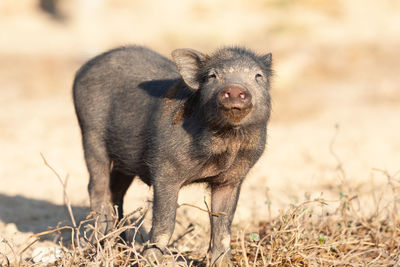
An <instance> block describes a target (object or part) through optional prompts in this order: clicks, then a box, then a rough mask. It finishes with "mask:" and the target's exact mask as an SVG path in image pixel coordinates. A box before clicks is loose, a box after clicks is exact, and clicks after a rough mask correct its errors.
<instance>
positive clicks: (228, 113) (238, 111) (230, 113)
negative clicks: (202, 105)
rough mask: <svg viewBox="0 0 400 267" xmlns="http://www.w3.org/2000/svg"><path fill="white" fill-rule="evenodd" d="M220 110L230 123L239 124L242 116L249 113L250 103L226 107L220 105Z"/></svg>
mask: <svg viewBox="0 0 400 267" xmlns="http://www.w3.org/2000/svg"><path fill="white" fill-rule="evenodd" d="M220 108H221V112H222V114H224V115H225V117H226V118H227V119H228V120H229V121H230V122H231V123H232V124H235V125H237V124H239V123H240V122H241V121H242V120H243V119H244V117H246V116H247V114H249V112H250V110H251V108H252V105H251V104H250V105H248V106H246V107H243V106H242V107H238V106H232V107H229V108H228V107H226V106H221V107H220Z"/></svg>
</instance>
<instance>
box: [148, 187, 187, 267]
mask: <svg viewBox="0 0 400 267" xmlns="http://www.w3.org/2000/svg"><path fill="white" fill-rule="evenodd" d="M179 189H180V185H179V184H171V183H169V184H163V183H156V184H154V201H153V221H152V228H151V233H150V243H151V244H150V246H149V247H148V248H147V249H146V250H145V251H144V256H145V257H146V258H148V259H149V260H150V261H152V262H155V261H156V260H157V261H158V262H161V261H162V255H163V251H164V249H165V248H166V247H167V245H168V243H169V240H170V239H171V236H172V233H173V232H174V228H175V217H176V209H177V201H178V193H179Z"/></svg>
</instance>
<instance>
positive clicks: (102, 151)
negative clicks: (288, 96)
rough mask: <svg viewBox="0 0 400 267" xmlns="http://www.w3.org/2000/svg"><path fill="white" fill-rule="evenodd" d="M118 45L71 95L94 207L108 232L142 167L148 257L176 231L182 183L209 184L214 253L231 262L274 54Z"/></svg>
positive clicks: (260, 147) (93, 64) (265, 115)
mask: <svg viewBox="0 0 400 267" xmlns="http://www.w3.org/2000/svg"><path fill="white" fill-rule="evenodd" d="M172 59H173V61H171V60H169V59H168V58H166V57H163V56H161V55H160V54H158V53H156V52H154V51H152V50H150V49H147V48H145V47H141V46H130V47H122V48H117V49H115V50H111V51H109V52H106V53H104V54H101V55H99V56H97V57H95V58H94V59H92V60H90V61H89V62H87V63H86V64H85V65H84V66H83V67H82V68H81V69H80V70H79V71H78V73H77V74H76V77H75V81H74V86H73V96H74V104H75V109H76V114H77V117H78V121H79V125H80V128H81V131H82V139H83V147H84V153H85V159H86V164H87V167H88V170H89V174H90V181H89V186H88V189H89V194H90V205H91V209H92V210H94V211H97V212H99V213H100V214H101V215H100V220H101V229H102V231H103V232H104V233H106V232H107V231H109V230H110V229H111V227H112V221H111V220H110V218H111V217H112V213H113V208H112V207H113V206H114V205H117V206H118V211H119V212H118V213H119V217H122V211H123V207H122V205H123V197H124V194H125V193H126V191H127V189H128V187H129V185H130V184H131V183H132V180H133V179H134V177H139V178H140V179H141V180H142V181H143V182H145V183H146V184H147V185H149V186H150V185H152V186H153V187H154V202H153V220H152V229H151V234H150V236H151V238H150V241H151V243H152V244H153V245H152V246H149V247H148V248H147V249H146V250H145V252H144V254H145V255H146V256H147V257H150V256H151V255H155V256H156V257H161V256H162V252H163V250H164V249H165V247H166V246H167V245H168V242H169V240H170V238H171V235H172V233H173V231H174V226H175V216H176V208H177V199H178V192H179V190H180V189H181V188H182V187H183V186H185V185H188V184H191V183H207V184H208V186H209V188H210V189H211V209H212V212H222V213H224V214H225V215H220V216H211V242H210V248H209V253H210V259H211V263H212V264H213V265H219V264H222V266H229V265H232V262H231V259H230V258H231V252H230V240H231V223H232V219H233V216H234V213H235V209H236V204H237V200H238V196H239V192H240V187H241V184H242V181H243V179H244V178H245V177H246V175H247V173H248V172H249V170H250V169H251V167H252V166H253V165H254V164H255V163H256V161H257V160H258V159H259V158H260V156H261V154H262V153H263V151H264V148H265V143H266V135H267V122H268V119H269V116H270V110H271V107H270V94H269V89H270V78H271V72H272V71H271V64H272V56H271V54H270V53H268V54H265V55H256V54H255V53H254V52H252V51H250V50H248V49H246V48H242V47H225V48H222V49H219V50H217V51H215V52H214V53H212V54H210V55H206V54H203V53H200V52H198V51H195V50H192V49H177V50H174V51H173V52H172Z"/></svg>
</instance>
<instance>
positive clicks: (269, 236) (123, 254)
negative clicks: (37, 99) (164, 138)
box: [0, 139, 400, 266]
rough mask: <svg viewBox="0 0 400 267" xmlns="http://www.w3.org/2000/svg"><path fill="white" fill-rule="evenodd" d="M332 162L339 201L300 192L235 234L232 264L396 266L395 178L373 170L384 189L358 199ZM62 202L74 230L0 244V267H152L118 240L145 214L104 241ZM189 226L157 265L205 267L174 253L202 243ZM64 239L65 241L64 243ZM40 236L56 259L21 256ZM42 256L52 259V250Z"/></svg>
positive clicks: (398, 190)
mask: <svg viewBox="0 0 400 267" xmlns="http://www.w3.org/2000/svg"><path fill="white" fill-rule="evenodd" d="M333 143H334V139H333V140H332V144H331V149H332V151H331V152H332V154H333V155H335V154H334V151H333ZM43 160H44V162H45V164H46V165H47V166H48V167H49V168H50V169H51V170H52V171H53V172H54V173H55V175H56V176H57V178H58V179H59V180H60V182H61V183H62V185H63V187H64V193H65V192H66V191H65V181H63V180H62V179H61V177H60V175H59V174H58V173H57V172H56V171H55V170H54V169H53V168H52V167H51V166H50V165H49V164H48V163H47V161H46V160H45V158H44V157H43ZM337 162H338V177H339V178H340V180H341V184H340V186H339V187H338V188H337V189H338V192H339V196H338V199H337V200H326V199H324V198H322V196H321V197H319V198H316V199H310V196H309V195H307V194H306V195H305V197H306V200H305V201H304V202H302V203H300V204H296V205H290V207H288V208H287V210H286V211H282V212H281V213H280V215H279V216H277V217H275V218H272V219H271V220H269V221H260V222H259V223H258V226H254V227H253V231H246V230H244V229H241V228H240V227H235V228H234V231H235V233H236V234H233V239H232V242H231V245H232V250H233V259H234V262H235V263H236V264H237V266H400V258H399V255H400V217H399V213H398V205H400V175H399V174H400V172H398V173H396V174H393V175H392V174H389V173H388V172H387V171H384V170H379V169H375V170H374V171H375V172H378V173H380V175H382V176H384V177H386V179H387V183H386V185H385V186H383V187H381V188H379V189H377V190H374V191H373V192H370V193H368V195H362V193H361V192H357V188H352V187H350V186H349V185H348V184H347V182H346V177H345V175H346V174H345V171H344V170H343V169H342V166H341V165H340V164H341V163H340V160H339V158H337ZM366 197H370V198H372V200H373V203H374V204H373V207H371V206H368V207H366V206H365V205H363V203H360V202H361V199H365V198H366ZM65 200H66V201H65V203H66V206H67V210H68V211H71V212H70V217H71V221H72V222H73V225H72V226H61V227H57V228H55V229H52V230H49V231H45V232H41V233H37V234H34V235H32V236H30V237H29V238H28V240H26V242H25V243H24V244H23V245H21V246H19V247H16V246H14V245H13V244H12V243H11V242H9V241H8V240H2V242H3V243H5V244H6V245H7V246H8V248H9V249H10V251H12V255H13V256H12V257H7V256H6V255H5V254H2V253H1V252H0V266H31V265H36V266H38V265H40V266H43V265H45V266H132V265H133V266H150V265H149V263H148V262H147V261H146V259H144V258H143V257H142V256H141V252H142V250H143V248H144V244H143V243H135V242H126V241H124V240H123V239H122V238H121V237H120V235H121V233H123V232H125V233H126V234H127V236H128V240H138V238H137V235H140V231H139V229H140V227H141V219H142V217H143V216H144V213H145V212H144V210H145V209H143V208H139V209H137V210H135V211H133V212H131V213H130V214H128V215H127V216H125V217H124V218H123V219H122V220H121V221H120V222H118V221H117V220H115V224H114V226H115V228H114V230H113V231H112V232H110V233H109V234H107V235H106V236H103V235H101V234H100V232H99V231H98V227H97V221H96V219H95V217H96V216H94V215H95V214H89V215H88V217H87V218H86V219H85V220H83V221H81V222H79V224H76V223H75V220H74V215H73V213H72V210H71V207H70V204H69V201H68V196H67V195H65ZM266 205H270V203H266ZM181 206H182V205H181ZM205 212H207V211H205ZM215 216H223V215H220V214H215ZM194 228H195V226H193V225H190V226H189V227H188V229H187V231H185V233H183V234H182V235H181V236H180V237H178V238H177V239H176V240H174V241H173V242H171V245H170V247H169V248H168V251H167V253H166V256H165V261H164V262H163V263H160V266H207V257H206V252H205V251H190V250H186V251H179V250H178V249H177V248H176V247H178V245H179V244H182V242H186V243H187V242H188V240H190V241H196V239H201V238H205V237H204V235H203V236H199V235H198V234H195V231H193V230H194ZM66 233H67V234H68V235H69V238H65V236H66V235H65V234H66ZM45 235H54V236H55V237H56V239H57V240H58V242H57V250H58V255H57V256H56V257H53V260H51V259H48V258H47V259H46V256H49V255H45V254H46V253H44V254H42V256H40V257H38V258H36V259H33V257H29V256H28V257H27V255H26V254H27V253H26V251H27V250H28V249H29V248H30V247H31V246H32V245H33V244H34V243H36V242H37V241H39V240H40V238H41V237H43V236H45ZM64 238H65V239H64ZM185 240H186V241H185ZM47 253H49V254H53V255H54V254H55V252H54V250H49V251H47ZM50 256H51V255H50Z"/></svg>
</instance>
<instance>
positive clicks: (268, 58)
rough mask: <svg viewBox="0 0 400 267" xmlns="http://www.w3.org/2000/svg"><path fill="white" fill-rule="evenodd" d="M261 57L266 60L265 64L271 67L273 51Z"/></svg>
mask: <svg viewBox="0 0 400 267" xmlns="http://www.w3.org/2000/svg"><path fill="white" fill-rule="evenodd" d="M261 58H262V60H263V61H264V62H265V64H267V66H269V67H270V66H271V65H272V53H268V54H266V55H264V56H262V57H261Z"/></svg>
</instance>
